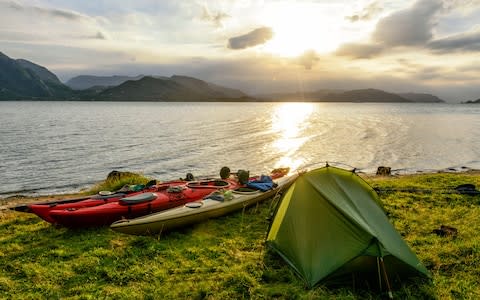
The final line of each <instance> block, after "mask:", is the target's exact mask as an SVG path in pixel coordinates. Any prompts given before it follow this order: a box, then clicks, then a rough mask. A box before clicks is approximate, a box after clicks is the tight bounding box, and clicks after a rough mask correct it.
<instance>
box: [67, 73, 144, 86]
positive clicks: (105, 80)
mask: <svg viewBox="0 0 480 300" xmlns="http://www.w3.org/2000/svg"><path fill="white" fill-rule="evenodd" d="M143 77H144V75H138V76H118V75H115V76H91V75H80V76H76V77H73V78H71V79H70V80H68V81H67V82H66V83H65V84H66V85H67V86H69V87H70V88H71V89H74V90H85V89H89V88H93V87H95V88H99V87H105V88H107V87H113V86H118V85H120V84H122V83H124V82H125V81H128V80H139V79H141V78H143Z"/></svg>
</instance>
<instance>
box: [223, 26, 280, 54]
mask: <svg viewBox="0 0 480 300" xmlns="http://www.w3.org/2000/svg"><path fill="white" fill-rule="evenodd" d="M272 37H273V31H272V29H271V28H270V27H260V28H257V29H255V30H252V31H250V32H249V33H247V34H244V35H240V36H237V37H232V38H230V39H229V40H228V48H230V49H245V48H249V47H253V46H257V45H261V44H264V43H265V42H267V41H268V40H270V39H271V38H272Z"/></svg>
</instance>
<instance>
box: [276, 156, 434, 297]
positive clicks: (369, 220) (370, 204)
mask: <svg viewBox="0 0 480 300" xmlns="http://www.w3.org/2000/svg"><path fill="white" fill-rule="evenodd" d="M267 245H268V246H269V247H271V248H272V249H273V250H274V251H276V252H278V253H279V254H280V256H281V257H282V258H283V259H285V261H286V262H287V263H288V264H289V265H290V266H291V267H292V268H293V269H294V270H295V271H296V272H297V273H298V274H299V275H300V277H301V278H303V280H304V281H305V282H306V284H307V285H308V287H313V286H314V285H315V284H317V283H319V282H325V283H329V284H330V283H333V284H335V283H341V284H345V283H347V282H349V283H352V281H353V283H354V284H356V283H358V284H360V282H366V281H367V280H368V282H376V284H377V285H378V286H379V287H380V288H382V286H383V287H389V285H390V282H393V281H397V280H401V279H403V278H405V277H410V276H411V275H420V276H427V277H429V272H428V270H427V269H426V268H425V267H424V266H423V265H422V264H421V263H420V261H419V260H418V258H417V257H416V255H415V254H414V253H413V252H412V251H411V250H410V248H409V247H408V246H407V244H406V243H405V242H404V241H403V239H402V238H401V236H400V234H399V233H398V232H397V231H396V230H395V228H394V227H393V226H392V225H391V224H390V222H389V221H388V218H387V217H386V215H385V213H384V211H383V209H382V207H381V204H380V201H379V199H378V195H377V194H376V192H375V191H374V190H373V189H372V188H371V187H370V186H369V185H368V184H367V183H366V182H365V181H364V180H363V179H362V178H360V177H359V176H358V175H357V174H355V173H354V172H352V171H347V170H343V169H340V168H336V167H330V166H328V165H327V167H323V168H320V169H315V170H312V171H309V172H306V173H304V174H302V175H300V176H299V177H298V179H297V180H296V181H295V182H294V183H293V185H292V186H290V188H289V189H288V191H287V192H286V193H285V194H284V195H283V197H282V199H281V200H280V203H279V205H278V207H277V210H276V212H275V216H274V219H273V221H272V224H271V226H270V229H269V231H268V235H267Z"/></svg>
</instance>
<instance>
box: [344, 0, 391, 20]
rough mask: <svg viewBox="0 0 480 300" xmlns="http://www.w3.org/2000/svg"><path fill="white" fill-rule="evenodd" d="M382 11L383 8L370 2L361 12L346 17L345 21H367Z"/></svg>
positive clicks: (376, 3)
mask: <svg viewBox="0 0 480 300" xmlns="http://www.w3.org/2000/svg"><path fill="white" fill-rule="evenodd" d="M382 10H383V8H382V7H381V6H380V4H379V3H378V2H372V3H370V4H369V5H368V6H366V7H365V8H363V9H362V11H360V12H358V13H356V14H354V15H351V16H346V17H345V18H346V19H347V20H350V21H351V22H357V21H368V20H370V19H372V18H373V17H375V16H377V15H378V14H379V13H381V12H382Z"/></svg>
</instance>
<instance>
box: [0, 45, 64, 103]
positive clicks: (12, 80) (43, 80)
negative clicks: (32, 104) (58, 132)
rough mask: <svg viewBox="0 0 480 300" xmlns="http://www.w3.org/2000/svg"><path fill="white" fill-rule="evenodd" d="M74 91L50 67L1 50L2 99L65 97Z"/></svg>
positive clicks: (0, 98)
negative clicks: (11, 56) (9, 55)
mask: <svg viewBox="0 0 480 300" xmlns="http://www.w3.org/2000/svg"><path fill="white" fill-rule="evenodd" d="M71 95H72V91H71V90H70V88H68V87H67V86H65V85H63V84H62V83H61V82H60V81H59V80H58V78H57V76H56V75H55V74H53V73H52V72H50V71H49V70H48V69H46V68H44V67H42V66H39V65H37V64H34V63H32V62H30V61H27V60H23V59H18V60H15V59H12V58H10V57H8V56H7V55H5V54H3V53H2V52H0V100H30V99H38V100H46V99H65V98H67V97H70V96H71Z"/></svg>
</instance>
